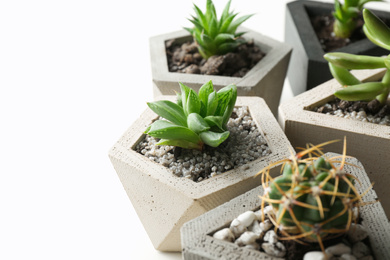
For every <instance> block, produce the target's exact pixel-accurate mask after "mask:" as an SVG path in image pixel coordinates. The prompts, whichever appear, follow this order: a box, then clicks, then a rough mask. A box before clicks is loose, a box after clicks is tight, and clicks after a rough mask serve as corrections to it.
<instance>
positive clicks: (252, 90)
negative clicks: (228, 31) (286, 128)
mask: <svg viewBox="0 0 390 260" xmlns="http://www.w3.org/2000/svg"><path fill="white" fill-rule="evenodd" d="M240 30H242V31H246V32H247V33H246V34H245V35H244V37H245V38H247V39H253V40H254V42H255V44H256V45H258V46H259V47H260V49H261V50H262V51H263V52H265V53H266V56H265V57H264V58H263V59H262V60H261V61H260V62H258V63H257V65H256V66H255V67H253V68H252V69H251V70H250V71H249V72H248V73H247V74H246V75H245V76H244V77H242V78H239V77H225V76H214V75H197V74H185V73H177V72H169V71H168V61H167V57H166V54H165V41H167V40H170V39H179V41H183V42H184V41H186V40H191V39H192V36H190V35H189V33H188V32H187V31H185V30H181V31H176V32H173V33H168V34H163V35H159V36H155V37H152V38H150V56H151V65H152V77H153V82H154V83H155V84H156V88H154V89H153V93H154V96H155V97H156V96H159V95H174V94H175V91H180V88H179V83H178V82H181V83H183V84H185V85H187V86H189V87H191V88H193V89H194V90H196V91H198V90H199V88H200V87H201V86H202V85H203V84H204V83H205V82H208V81H209V80H212V81H213V84H214V87H215V89H216V90H219V89H221V88H223V87H225V86H227V85H229V84H235V85H236V86H237V93H238V95H239V96H258V97H262V98H263V99H264V100H265V101H266V102H267V105H268V106H269V107H270V109H271V111H272V113H273V114H274V115H275V116H276V114H277V108H278V106H279V101H280V96H281V93H282V89H283V84H284V80H285V77H286V73H287V67H288V63H289V60H290V55H291V47H289V46H288V45H287V44H285V43H281V42H278V41H276V40H273V39H271V38H269V37H267V36H264V35H262V34H259V33H257V32H254V31H252V30H249V29H246V28H243V27H241V28H239V31H240Z"/></svg>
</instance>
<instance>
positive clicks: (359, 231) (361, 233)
mask: <svg viewBox="0 0 390 260" xmlns="http://www.w3.org/2000/svg"><path fill="white" fill-rule="evenodd" d="M347 235H348V239H349V241H350V242H351V243H352V244H355V243H357V242H359V241H362V240H363V239H365V238H366V237H367V236H368V233H367V230H366V229H365V228H364V227H363V226H362V225H360V224H354V223H352V224H351V227H350V228H349V230H348V232H347Z"/></svg>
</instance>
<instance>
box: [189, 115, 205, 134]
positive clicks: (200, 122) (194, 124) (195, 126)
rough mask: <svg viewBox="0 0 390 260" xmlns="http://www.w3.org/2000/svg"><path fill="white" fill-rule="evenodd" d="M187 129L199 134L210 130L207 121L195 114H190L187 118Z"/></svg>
mask: <svg viewBox="0 0 390 260" xmlns="http://www.w3.org/2000/svg"><path fill="white" fill-rule="evenodd" d="M187 124H188V128H189V129H191V130H192V131H194V132H195V133H197V134H199V133H201V132H204V131H207V130H209V129H210V126H209V125H208V124H207V121H206V120H205V119H203V118H202V117H201V116H200V115H199V114H197V113H191V114H189V115H188V117H187Z"/></svg>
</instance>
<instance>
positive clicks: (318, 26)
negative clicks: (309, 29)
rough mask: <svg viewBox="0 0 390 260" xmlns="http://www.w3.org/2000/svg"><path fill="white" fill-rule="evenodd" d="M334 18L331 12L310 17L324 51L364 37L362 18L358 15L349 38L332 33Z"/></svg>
mask: <svg viewBox="0 0 390 260" xmlns="http://www.w3.org/2000/svg"><path fill="white" fill-rule="evenodd" d="M334 20H335V18H334V17H333V15H332V14H328V15H317V16H312V17H310V21H311V23H312V26H313V28H314V31H315V32H316V34H317V37H318V40H319V41H320V43H321V46H322V49H323V50H324V51H325V52H330V51H332V50H335V49H339V48H342V47H344V46H346V45H348V44H350V43H353V42H356V41H359V40H362V39H364V38H366V36H365V34H364V32H363V29H362V28H363V24H364V22H363V19H362V18H361V17H359V19H358V20H357V21H358V22H357V23H358V26H357V28H356V30H355V31H354V32H353V34H352V35H351V37H350V38H347V39H343V38H338V37H335V36H334V34H333V23H334Z"/></svg>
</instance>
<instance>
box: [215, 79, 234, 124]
mask: <svg viewBox="0 0 390 260" xmlns="http://www.w3.org/2000/svg"><path fill="white" fill-rule="evenodd" d="M217 95H218V107H217V110H216V113H215V115H219V116H222V117H223V125H226V124H227V122H228V121H229V118H230V116H231V114H232V112H233V109H234V105H235V103H236V100H237V87H236V85H233V84H232V85H228V86H226V87H224V88H222V89H220V90H219V91H218V92H217Z"/></svg>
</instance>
